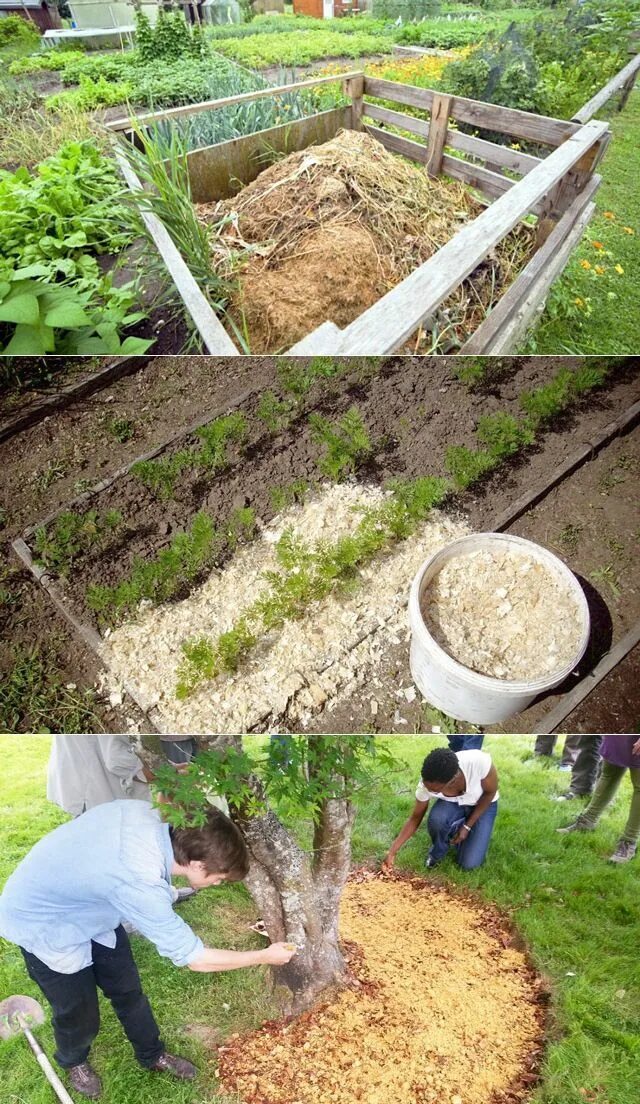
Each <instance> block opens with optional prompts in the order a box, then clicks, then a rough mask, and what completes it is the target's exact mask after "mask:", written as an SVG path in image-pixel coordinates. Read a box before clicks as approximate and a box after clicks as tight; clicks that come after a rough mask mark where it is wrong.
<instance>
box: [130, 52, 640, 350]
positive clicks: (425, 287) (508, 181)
mask: <svg viewBox="0 0 640 1104" xmlns="http://www.w3.org/2000/svg"><path fill="white" fill-rule="evenodd" d="M639 66H640V56H639V57H636V58H634V59H633V60H632V61H631V62H630V63H629V65H628V66H626V67H625V69H624V70H622V71H621V73H619V74H618V75H617V77H615V78H613V80H612V81H610V82H609V84H608V85H607V86H606V87H605V88H604V89H602V90H601V92H600V93H598V96H597V97H594V98H593V100H592V101H589V104H586V105H585V107H584V108H583V109H582V112H580V113H579V116H580V117H579V118H577V120H576V121H567V120H563V119H552V118H548V117H546V116H542V115H534V114H532V113H529V112H526V111H519V110H516V109H514V108H508V107H501V106H499V105H497V104H489V103H483V102H481V101H478V100H470V99H466V98H464V97H460V96H449V95H444V94H442V93H438V92H434V91H431V90H430V89H425V88H416V87H414V86H412V85H405V84H400V83H397V82H395V81H388V80H380V79H374V78H371V77H367V76H365V75H364V74H363V73H362V72H350V73H346V74H344V75H342V76H341V77H340V78H336V77H322V78H316V79H313V80H306V81H302V82H299V83H298V84H288V85H280V86H278V87H273V88H267V89H261V90H260V91H257V92H248V93H244V94H242V95H238V96H231V97H227V98H226V99H221V100H212V101H208V102H206V103H200V104H190V105H187V106H185V107H177V108H172V109H169V110H167V111H160V112H155V113H153V114H150V115H143V116H140V117H139V118H138V119H137V124H138V125H139V126H146V125H149V124H152V123H155V122H158V121H160V120H170V119H175V118H181V117H184V116H186V115H192V114H195V113H198V112H203V111H217V110H220V109H221V108H224V107H227V106H229V105H231V104H239V103H245V102H246V103H248V102H251V101H252V100H256V99H261V98H263V97H265V96H274V95H278V94H283V93H290V92H293V91H298V90H299V89H305V88H312V87H317V86H319V85H322V84H326V83H329V82H335V81H336V80H337V79H340V80H342V82H343V89H344V92H345V94H346V95H347V96H348V97H349V98H350V100H351V104H350V105H348V106H346V107H342V108H340V107H339V108H335V109H332V110H329V111H322V112H318V113H317V114H313V115H310V116H309V117H307V118H304V119H300V120H298V121H296V122H293V123H289V124H285V125H284V126H279V127H273V128H270V129H269V130H263V131H260V132H258V133H256V134H250V135H247V136H246V137H243V138H237V139H234V140H232V141H228V142H221V143H219V144H218V145H215V146H209V147H207V148H205V149H199V150H194V151H192V152H191V153H189V154H188V160H189V170H190V175H191V184H192V188H193V196H194V200H195V201H196V202H212V201H215V200H217V199H222V198H226V197H228V196H231V195H233V194H235V192H236V191H238V189H239V188H240V187H241V186H243V185H245V184H248V183H250V181H252V180H254V179H255V178H256V177H257V176H258V175H259V174H260V172H261V171H262V164H263V162H262V158H261V154H262V153H263V152H266V151H273V150H277V151H279V152H287V153H290V152H293V151H294V150H300V149H304V148H305V147H307V146H310V145H313V144H317V143H322V142H325V141H327V140H329V139H330V138H332V137H333V136H334V135H335V134H336V133H337V132H338V131H339V130H340V129H341V128H344V127H346V128H351V129H356V130H366V131H367V133H368V134H370V135H371V136H372V137H374V138H375V139H377V140H378V141H379V142H380V143H381V144H382V145H383V146H384V147H385V149H387V150H389V151H391V152H392V153H396V154H399V155H401V156H403V157H407V158H409V159H410V160H412V161H415V162H418V163H419V164H423V165H425V167H426V171H427V172H428V173H429V174H430V175H431V176H438V175H440V174H442V175H445V176H450V177H454V178H455V179H457V180H461V181H464V182H465V183H466V184H468V185H469V186H470V187H472V188H475V189H477V190H478V191H479V192H480V193H481V194H482V196H483V197H485V199H486V200H487V206H486V208H485V210H484V211H482V212H481V214H480V215H478V216H477V217H476V218H475V219H474V220H473V221H472V222H470V223H468V224H467V225H465V226H464V227H463V228H462V229H461V230H459V231H458V233H457V234H456V235H455V236H454V237H453V238H452V239H451V240H450V241H449V242H447V243H446V244H445V245H444V246H443V247H442V248H441V249H439V250H438V252H437V253H436V254H434V256H432V257H430V258H429V260H427V261H426V262H425V263H424V264H422V265H420V266H419V267H418V268H416V269H415V270H414V271H413V272H412V273H410V275H409V276H408V277H406V279H404V280H402V281H401V282H400V283H399V284H397V285H396V287H394V288H392V289H391V291H389V292H387V294H386V295H383V296H382V298H380V299H379V300H378V301H377V302H376V303H374V304H373V306H371V307H369V308H368V309H367V310H365V311H364V312H363V313H362V314H361V315H360V316H359V317H358V318H356V319H355V320H354V321H353V322H351V323H350V324H349V325H348V326H346V327H345V328H344V329H339V328H338V326H336V325H335V323H333V322H332V321H331V320H330V319H327V320H326V321H325V322H324V323H323V324H322V325H320V326H319V327H318V328H317V329H316V330H314V331H313V332H312V333H310V334H308V335H307V336H306V337H304V338H303V339H302V340H301V341H299V342H297V343H296V344H295V345H293V346H292V348H291V349H290V350H288V352H289V353H291V354H294V355H300V356H302V355H304V356H311V355H316V354H332V355H335V356H358V355H364V354H368V355H383V354H387V353H392V352H396V351H397V350H398V349H400V348H402V346H403V345H404V343H405V342H406V341H407V340H408V339H409V338H410V337H411V335H412V334H414V333H415V332H416V330H417V329H418V328H419V327H420V326H421V325H424V324H428V321H429V319H430V318H431V317H432V316H433V314H434V312H435V311H436V310H437V308H438V307H439V306H440V304H441V303H442V302H443V301H444V300H445V299H446V298H447V297H448V296H449V295H450V294H451V293H452V292H453V291H454V290H455V289H456V288H457V287H458V286H459V284H461V283H462V281H463V280H465V279H466V278H467V277H468V276H469V275H470V274H471V273H472V272H473V271H474V269H475V268H477V266H478V265H479V264H480V263H481V262H482V261H483V260H484V258H485V257H486V256H487V254H488V253H490V251H491V250H492V249H493V248H494V247H495V246H496V245H497V244H498V242H500V241H501V240H502V239H503V238H504V237H506V235H507V234H509V233H510V231H511V230H513V228H514V227H515V226H516V225H517V224H518V223H519V222H520V221H521V220H522V219H523V218H525V217H526V216H528V215H533V216H535V217H536V218H537V234H536V251H535V253H534V255H533V257H532V258H531V259H530V261H529V262H528V263H527V265H526V266H525V268H524V269H523V270H522V271H521V273H520V274H519V275H518V277H517V278H516V279H515V280H514V282H513V283H512V284H511V286H510V287H509V288H508V289H507V290H506V292H505V293H504V294H503V295H502V298H501V299H500V300H499V301H498V303H497V304H496V306H495V307H494V308H493V310H492V311H491V312H490V314H489V315H488V316H487V318H486V319H485V320H484V321H483V322H482V323H481V324H480V326H479V327H478V328H477V329H476V331H475V332H474V333H473V334H472V335H471V336H470V338H469V339H468V341H467V342H466V344H465V345H464V346H463V348H462V350H461V351H462V352H463V353H485V354H497V353H508V352H512V351H513V350H514V348H515V347H516V346H517V343H518V341H519V339H520V338H521V337H522V335H523V334H524V332H525V331H526V329H527V328H528V326H529V325H530V324H531V322H532V320H533V319H534V317H535V315H536V313H537V312H539V310H540V309H541V306H542V304H543V303H544V300H545V298H546V295H547V292H548V290H549V288H550V286H551V284H552V283H553V281H554V280H555V279H556V278H557V277H558V276H559V274H560V273H561V272H562V270H563V268H564V267H565V265H566V263H567V261H568V259H569V256H570V254H571V252H572V251H573V249H574V248H575V246H576V245H577V243H578V242H579V240H580V238H581V236H582V234H583V231H584V229H585V227H586V226H587V224H588V223H589V221H590V219H591V217H592V215H593V213H594V211H595V204H594V203H593V197H594V195H595V193H596V191H597V189H598V187H599V185H600V182H601V178H600V176H598V175H597V174H596V172H595V170H596V167H597V165H598V163H599V161H600V159H601V158H602V156H603V154H604V152H605V150H606V147H607V144H608V142H609V139H610V137H611V132H610V129H609V126H608V124H607V123H606V122H597V121H595V120H593V119H591V115H592V114H594V113H595V111H596V110H598V108H599V107H601V106H602V105H603V103H605V102H606V100H608V99H609V98H610V97H611V96H612V95H613V94H614V93H615V92H616V91H619V90H621V89H622V90H623V95H624V96H625V98H626V96H627V95H628V94H629V91H630V89H631V87H632V85H633V81H634V80H635V77H636V74H637V71H638V67H639ZM605 93H606V95H605ZM603 95H604V97H605V98H604V99H603V98H602V97H603ZM372 98H375V99H378V100H384V101H386V102H392V103H393V104H394V105H398V106H399V107H402V106H406V107H413V108H418V109H420V110H422V111H425V112H428V113H429V114H430V120H429V121H427V120H425V119H418V118H415V117H414V116H412V115H407V114H405V113H404V112H402V111H401V110H396V109H395V106H394V108H393V109H391V108H389V107H386V106H385V107H383V106H380V105H378V104H375V103H372V102H371V100H372ZM596 101H597V102H596ZM594 104H595V106H593V105H594ZM591 109H593V110H591ZM585 112H586V118H585V114H584V113H585ZM587 119H589V120H590V121H586V120H587ZM378 123H382V124H386V125H393V126H396V127H399V128H402V129H403V130H404V131H407V132H408V133H410V134H412V135H415V138H416V140H413V139H408V138H405V137H400V136H399V135H397V134H395V133H392V132H390V131H388V130H384V129H382V128H381V127H380V126H378V125H376V124H378ZM456 123H464V124H467V125H470V126H472V127H474V128H478V129H482V130H484V131H489V132H494V133H498V134H501V135H505V136H507V138H508V140H509V141H510V142H514V141H516V140H518V139H523V140H524V141H525V142H527V143H530V144H533V145H534V146H535V147H540V146H543V147H549V152H548V153H547V154H546V156H544V157H534V156H532V155H531V154H529V153H522V152H520V151H517V150H514V149H512V148H510V147H509V146H507V145H501V144H498V143H496V142H491V141H487V140H486V139H482V138H478V137H475V136H472V135H469V134H465V133H462V132H461V131H460V130H458V129H456V127H455V125H454V124H456ZM110 128H111V130H113V131H115V132H125V133H126V132H129V134H131V120H130V119H119V120H116V121H115V122H113V123H111V124H110ZM448 151H453V152H448ZM454 153H455V156H454ZM117 155H118V159H119V162H120V166H121V169H122V172H123V174H124V176H125V178H126V180H127V183H128V185H129V187H130V188H131V189H132V190H133V191H135V190H139V189H140V188H141V184H140V181H139V180H138V178H137V177H136V175H135V173H134V172H133V171H132V169H131V167H130V166H129V164H128V162H127V161H126V159H125V158H124V156H123V155H122V153H118V151H117ZM507 174H509V175H507ZM143 217H144V219H145V223H146V225H147V229H148V231H149V233H150V234H151V236H152V238H153V240H154V242H155V244H156V247H157V248H158V250H159V252H160V254H161V256H162V257H163V260H164V262H165V264H166V266H167V269H168V271H169V273H170V275H171V277H172V279H173V280H174V282H175V284H176V287H177V289H178V291H179V293H180V295H181V297H182V299H183V301H184V303H185V306H186V308H187V309H188V311H189V313H190V315H191V318H192V319H193V322H194V324H195V326H196V328H197V329H198V331H199V333H200V335H201V337H202V339H203V342H204V345H205V348H206V349H207V350H208V352H209V353H212V354H216V355H220V354H224V355H234V354H238V355H239V353H240V350H239V349H238V348H237V347H236V346H235V345H234V343H233V342H232V340H231V338H230V337H229V335H228V334H227V332H226V331H225V329H224V327H223V326H222V324H221V322H220V320H219V319H218V318H217V317H216V315H215V314H214V312H213V310H212V309H211V307H210V305H209V303H208V301H207V300H206V299H205V297H204V295H203V294H202V292H201V291H200V289H199V287H198V285H197V283H196V281H195V279H194V277H193V276H192V274H191V273H190V272H189V269H188V267H187V265H186V264H185V262H184V260H183V259H182V257H181V256H180V254H179V253H178V250H177V249H176V247H175V245H174V243H173V242H172V240H171V238H170V236H169V234H168V232H167V230H166V228H165V227H164V226H163V225H162V223H161V222H160V220H159V219H158V218H157V217H156V216H155V215H153V214H145V215H144V216H143Z"/></svg>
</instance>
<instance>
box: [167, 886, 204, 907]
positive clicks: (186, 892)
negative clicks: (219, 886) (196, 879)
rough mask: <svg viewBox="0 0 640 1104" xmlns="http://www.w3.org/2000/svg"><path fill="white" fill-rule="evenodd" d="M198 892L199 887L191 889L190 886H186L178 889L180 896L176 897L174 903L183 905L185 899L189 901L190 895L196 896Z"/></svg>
mask: <svg viewBox="0 0 640 1104" xmlns="http://www.w3.org/2000/svg"><path fill="white" fill-rule="evenodd" d="M197 892H198V890H197V889H191V888H190V887H185V888H184V889H179V890H178V896H177V897H176V899H175V901H174V902H173V903H174V905H181V904H182V903H183V902H184V901H188V900H189V898H190V897H195V895H196V893H197Z"/></svg>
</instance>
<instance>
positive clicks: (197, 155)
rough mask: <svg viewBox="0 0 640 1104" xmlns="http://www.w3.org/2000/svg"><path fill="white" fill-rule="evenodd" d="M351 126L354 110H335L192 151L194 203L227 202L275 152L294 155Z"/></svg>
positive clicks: (189, 164) (347, 108)
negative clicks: (224, 200) (352, 111)
mask: <svg viewBox="0 0 640 1104" xmlns="http://www.w3.org/2000/svg"><path fill="white" fill-rule="evenodd" d="M350 126H351V108H350V107H334V108H330V109H329V110H328V111H321V112H319V113H318V114H317V115H309V116H308V117H307V118H305V119H296V120H295V122H292V123H281V124H280V126H276V127H269V128H268V129H267V130H257V131H256V132H255V133H254V134H245V135H243V137H242V138H230V139H228V140H227V141H226V142H218V143H217V144H216V145H215V146H203V148H202V149H196V150H191V152H190V153H188V154H187V164H188V166H189V184H190V187H191V195H192V198H193V201H194V203H212V202H214V201H215V200H217V199H227V198H228V197H229V196H232V195H235V194H236V192H239V191H240V189H241V188H242V187H244V185H245V184H250V183H251V181H252V180H255V179H256V177H258V176H259V175H260V173H261V172H262V170H263V169H264V168H265V164H266V161H265V158H268V156H269V155H270V154H271V153H272V152H273V151H274V150H275V151H277V152H278V153H294V152H295V151H296V150H301V149H305V148H306V146H311V145H317V144H319V143H322V142H328V141H329V140H330V139H331V138H333V137H334V136H335V135H336V134H337V132H338V131H339V130H340V129H341V128H342V127H346V128H350Z"/></svg>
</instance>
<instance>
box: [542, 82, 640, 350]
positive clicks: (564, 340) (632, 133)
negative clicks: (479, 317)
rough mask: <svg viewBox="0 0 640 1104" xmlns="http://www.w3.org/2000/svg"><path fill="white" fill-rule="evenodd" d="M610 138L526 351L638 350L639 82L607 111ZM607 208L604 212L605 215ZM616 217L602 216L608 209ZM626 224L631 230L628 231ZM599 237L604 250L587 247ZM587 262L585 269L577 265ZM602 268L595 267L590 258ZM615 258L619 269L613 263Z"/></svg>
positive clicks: (591, 246)
mask: <svg viewBox="0 0 640 1104" xmlns="http://www.w3.org/2000/svg"><path fill="white" fill-rule="evenodd" d="M611 130H612V132H613V137H612V139H611V143H610V145H609V148H608V150H607V152H606V154H605V158H604V161H603V162H602V165H601V166H600V168H599V170H598V171H599V172H600V173H601V174H602V177H603V181H602V185H601V187H600V190H599V192H598V194H597V196H596V206H597V211H596V214H595V215H594V217H593V219H592V220H591V223H590V224H589V227H588V228H587V231H586V233H585V236H584V238H583V240H582V242H581V244H580V245H579V246H578V248H577V249H576V250H575V251H574V253H573V254H572V256H571V260H570V261H569V264H568V265H567V268H566V270H565V272H564V274H563V276H562V277H561V278H560V279H559V280H558V281H557V282H556V283H555V285H554V286H553V288H552V290H551V293H550V295H549V299H548V302H547V306H546V309H545V311H544V314H543V315H542V317H541V319H540V322H539V324H538V326H537V327H536V329H535V330H534V332H533V334H531V335H530V337H529V339H528V341H527V343H526V345H525V350H526V351H527V352H535V353H556V354H557V353H579V354H584V355H589V354H592V355H600V356H604V355H605V354H607V353H614V354H617V353H621V354H625V353H637V351H638V341H639V336H638V335H639V331H640V322H639V319H640V218H639V217H638V216H639V213H640V172H639V171H638V148H639V146H640V89H637V90H636V91H635V92H634V93H633V94H632V95H631V97H630V99H629V101H628V103H627V105H626V107H625V109H624V111H622V112H621V113H619V114H618V113H616V114H613V115H612V116H611ZM605 211H606V212H607V215H605ZM611 214H612V215H613V216H614V217H613V218H611V217H607V216H610V215H611ZM625 227H627V228H628V229H630V230H632V231H633V233H632V234H629V233H628V232H626V231H625V229H624V228H625ZM594 241H596V242H601V243H602V245H603V246H604V249H602V250H600V249H597V248H596V247H594V246H593V244H592V242H594ZM582 261H588V262H589V264H590V266H591V267H590V268H585V267H583V266H582V264H581V262H582ZM596 264H599V265H600V266H601V267H602V268H604V269H605V272H604V273H603V274H598V273H597V272H596V270H595V265H596ZM616 265H619V266H620V267H621V268H622V269H623V272H621V273H620V272H618V271H617V270H616V267H615V266H616Z"/></svg>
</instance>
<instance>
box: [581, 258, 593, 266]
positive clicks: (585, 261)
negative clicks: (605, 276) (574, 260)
mask: <svg viewBox="0 0 640 1104" xmlns="http://www.w3.org/2000/svg"><path fill="white" fill-rule="evenodd" d="M580 264H581V265H582V268H591V261H587V260H585V259H583V260H581V261H580Z"/></svg>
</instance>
